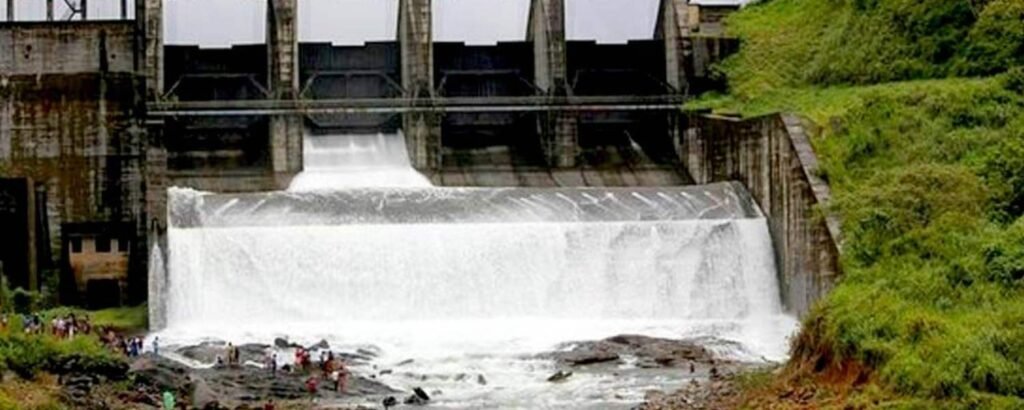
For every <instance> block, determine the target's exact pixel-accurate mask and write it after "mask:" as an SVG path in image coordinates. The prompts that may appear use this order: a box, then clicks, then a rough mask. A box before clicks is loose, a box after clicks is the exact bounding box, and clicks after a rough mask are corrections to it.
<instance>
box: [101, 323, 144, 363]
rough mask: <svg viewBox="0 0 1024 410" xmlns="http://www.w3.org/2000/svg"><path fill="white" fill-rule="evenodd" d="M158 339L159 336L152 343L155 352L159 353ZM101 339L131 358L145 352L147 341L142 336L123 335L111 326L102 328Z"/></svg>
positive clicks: (114, 349)
mask: <svg viewBox="0 0 1024 410" xmlns="http://www.w3.org/2000/svg"><path fill="white" fill-rule="evenodd" d="M158 340H159V338H157V339H154V340H153V343H152V346H153V353H154V354H155V353H157V350H156V349H157V343H158ZM100 341H101V342H103V344H104V345H106V346H107V347H108V348H110V349H111V350H113V351H115V352H118V353H121V354H123V355H125V356H127V357H130V358H135V357H140V356H142V354H143V353H144V352H145V350H144V346H145V342H144V341H143V339H142V338H141V337H126V336H122V335H120V334H118V333H117V332H115V331H114V329H111V328H103V329H101V331H100Z"/></svg>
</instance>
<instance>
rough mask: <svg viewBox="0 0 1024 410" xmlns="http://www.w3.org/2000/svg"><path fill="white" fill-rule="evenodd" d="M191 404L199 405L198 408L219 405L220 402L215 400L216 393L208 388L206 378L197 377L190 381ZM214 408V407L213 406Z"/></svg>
mask: <svg viewBox="0 0 1024 410" xmlns="http://www.w3.org/2000/svg"><path fill="white" fill-rule="evenodd" d="M192 404H194V405H196V406H199V407H200V408H206V406H207V405H211V404H213V405H216V406H219V405H220V403H219V401H218V400H217V393H216V392H214V391H213V389H212V388H210V385H209V384H208V383H207V382H206V380H204V379H202V378H197V379H194V380H193V383H192ZM215 408H216V407H215Z"/></svg>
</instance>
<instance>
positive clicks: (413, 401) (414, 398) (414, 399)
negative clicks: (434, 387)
mask: <svg viewBox="0 0 1024 410" xmlns="http://www.w3.org/2000/svg"><path fill="white" fill-rule="evenodd" d="M412 393H413V394H412V395H410V396H409V397H406V398H405V404H408V405H413V406H422V405H425V404H427V402H429V401H430V396H428V395H427V392H425V391H423V389H421V388H419V387H415V388H413V389H412Z"/></svg>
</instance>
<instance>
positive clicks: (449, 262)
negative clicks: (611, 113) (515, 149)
mask: <svg viewBox="0 0 1024 410" xmlns="http://www.w3.org/2000/svg"><path fill="white" fill-rule="evenodd" d="M401 141H402V138H401V136H335V137H323V136H320V137H316V136H311V137H308V138H307V143H306V153H305V155H306V161H307V162H306V163H307V164H308V165H307V171H306V172H305V173H303V174H302V175H299V176H298V177H297V178H296V181H295V182H294V183H293V185H292V188H291V189H290V190H288V191H282V192H271V193H257V194H233V195H227V194H212V193H202V192H196V191H192V190H187V189H172V190H171V192H170V207H169V217H170V229H169V232H168V250H167V260H166V267H167V270H166V273H164V272H160V273H155V274H154V275H155V276H156V277H154V279H153V282H154V283H155V285H154V286H153V287H152V290H151V292H153V295H151V300H154V301H156V302H154V303H155V306H157V307H156V308H155V309H154V311H153V316H154V317H153V322H154V323H159V324H161V325H162V326H163V327H164V329H163V331H162V333H161V334H162V336H161V337H162V338H165V339H170V340H175V339H177V340H201V339H204V338H211V337H213V338H220V339H222V340H224V339H228V340H250V341H262V342H266V341H268V340H270V338H273V337H275V336H280V335H288V336H290V337H291V338H293V339H295V338H298V339H299V340H308V341H316V340H320V339H325V340H328V341H331V342H332V346H350V347H355V346H370V345H372V346H376V347H378V348H380V349H381V351H382V352H383V354H384V355H385V357H386V358H390V359H394V360H395V361H399V360H402V359H407V358H413V357H415V358H417V362H416V363H417V364H418V365H420V366H424V367H430V368H431V369H433V370H434V371H437V370H436V369H437V368H442V369H448V370H450V371H451V372H453V373H455V372H466V371H467V370H466V369H472V370H470V371H479V372H482V373H483V372H487V373H488V378H489V379H491V383H490V385H489V386H490V387H488V388H486V389H482V390H481V389H464V388H460V387H458V386H448V385H446V386H445V387H444V389H446V390H447V391H451V392H452V393H450V394H446V395H445V398H447V399H451V400H456V401H455V402H453V403H462V404H465V403H475V404H476V405H479V406H488V407H490V406H495V405H496V406H500V407H507V406H508V405H509V404H510V403H514V406H513V407H515V406H521V407H527V408H529V407H546V406H555V405H557V406H578V405H580V406H582V405H585V404H587V403H590V404H593V403H604V404H607V403H610V402H616V401H627V402H628V401H629V400H633V402H635V401H636V400H638V397H634V396H629V395H628V394H627V395H625V396H623V395H622V393H621V391H612V390H609V393H608V394H606V395H604V396H599V397H596V398H595V397H590V396H587V395H584V396H586V397H579V395H578V394H576V393H574V391H573V390H572V389H569V390H566V389H565V388H563V390H557V389H556V388H554V387H551V386H550V384H546V383H544V382H543V378H544V376H545V375H542V374H541V373H543V372H545V371H547V370H550V369H549V368H548V367H546V366H550V365H549V364H539V363H536V362H533V361H529V360H521V359H522V357H524V356H523V355H527V354H530V353H537V352H542V351H549V350H551V349H554V348H556V346H557V345H558V344H559V343H561V342H567V341H577V340H593V339H598V338H603V337H609V336H613V335H616V334H623V333H634V334H645V335H650V336H660V337H672V338H716V339H718V340H725V341H731V342H734V343H735V344H734V345H730V346H733V347H732V348H730V350H729V351H726V352H723V353H724V354H727V355H733V356H736V357H741V358H746V359H757V360H761V359H768V360H780V359H782V358H784V357H785V353H786V337H787V335H788V334H789V333H790V332H791V331H792V330H793V329H794V326H795V324H794V321H793V319H791V318H789V317H788V316H786V315H785V314H784V313H783V309H782V306H781V303H780V300H779V290H778V284H777V281H776V271H775V269H776V268H775V261H774V254H773V250H772V244H771V242H770V236H769V234H768V230H767V224H766V221H765V219H764V217H763V215H761V213H760V211H759V210H758V209H757V207H756V206H755V205H754V204H753V202H752V201H751V199H750V198H749V195H748V194H747V193H746V191H745V190H744V189H743V187H742V186H740V185H737V184H716V185H709V186H698V187H673V188H553V189H523V188H504V189H482V188H440V187H431V186H430V185H429V183H428V182H427V180H426V178H423V177H422V176H420V175H419V174H416V173H415V171H414V170H412V169H411V168H410V167H409V166H408V162H407V160H406V159H405V153H404V147H403V146H402V142H401ZM736 346H738V347H736ZM394 377H395V378H396V379H394V380H388V381H390V382H393V383H397V384H399V385H402V384H403V383H414V382H418V381H408V380H402V379H401V377H400V376H394ZM666 380H670V379H666ZM666 380H661V381H660V382H661V383H665V382H666ZM605 382H606V381H604V380H602V379H600V378H596V379H588V378H586V377H580V378H579V379H578V380H577V381H574V382H573V383H583V384H584V385H582V386H585V385H586V383H591V384H592V385H593V386H600V385H601V383H605ZM647 382H650V383H655V382H652V381H650V380H648V381H647ZM647 382H644V383H647ZM672 382H673V383H674V382H675V381H672ZM622 383H626V385H623V386H617V387H616V389H617V390H622V389H627V390H628V389H633V390H636V391H637V392H638V393H637V394H639V395H640V396H642V393H643V390H644V389H647V388H651V387H657V386H656V384H657V383H655V386H652V385H648V384H643V383H641V382H636V383H640V384H638V385H636V386H632V385H628V384H629V383H628V382H622ZM574 386H575V385H574ZM574 388H582V387H581V386H575V387H574ZM613 393H614V394H613ZM535 400H541V401H539V402H538V401H535ZM575 400H584V402H578V401H575ZM587 400H589V401H587ZM470 407H473V406H470Z"/></svg>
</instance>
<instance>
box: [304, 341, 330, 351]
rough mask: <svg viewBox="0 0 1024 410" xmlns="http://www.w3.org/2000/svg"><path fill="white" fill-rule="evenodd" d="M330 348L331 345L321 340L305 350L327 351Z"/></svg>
mask: <svg viewBox="0 0 1024 410" xmlns="http://www.w3.org/2000/svg"><path fill="white" fill-rule="evenodd" d="M330 348H331V345H330V344H328V343H327V341H326V340H323V339H321V340H320V341H319V342H317V343H316V344H314V345H312V346H309V347H307V348H306V350H328V349H330Z"/></svg>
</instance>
